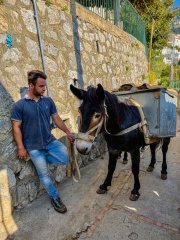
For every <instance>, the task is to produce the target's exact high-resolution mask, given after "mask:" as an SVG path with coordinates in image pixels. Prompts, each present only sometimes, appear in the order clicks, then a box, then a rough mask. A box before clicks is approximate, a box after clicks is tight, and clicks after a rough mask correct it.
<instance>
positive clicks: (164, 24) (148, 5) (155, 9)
mask: <svg viewBox="0 0 180 240" xmlns="http://www.w3.org/2000/svg"><path fill="white" fill-rule="evenodd" d="M129 1H130V2H131V3H132V4H133V5H134V7H135V8H136V9H137V11H138V13H139V14H140V15H141V17H142V18H143V20H144V21H145V24H146V35H147V42H148V43H149V42H150V37H151V27H152V19H154V20H155V26H154V34H153V49H162V48H163V47H164V46H165V45H166V44H167V38H168V35H169V33H170V32H171V29H170V22H171V20H172V18H173V17H174V16H175V15H176V14H177V13H176V12H174V11H172V10H171V6H172V4H173V0H162V1H159V0H143V1H142V0H129Z"/></svg>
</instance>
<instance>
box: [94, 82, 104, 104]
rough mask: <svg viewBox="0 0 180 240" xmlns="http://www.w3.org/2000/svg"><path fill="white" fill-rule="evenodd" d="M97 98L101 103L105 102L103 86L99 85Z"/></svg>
mask: <svg viewBox="0 0 180 240" xmlns="http://www.w3.org/2000/svg"><path fill="white" fill-rule="evenodd" d="M96 96H97V98H98V100H99V101H104V98H105V93H104V88H103V86H102V85H101V84H98V87H97V89H96Z"/></svg>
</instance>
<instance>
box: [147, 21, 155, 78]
mask: <svg viewBox="0 0 180 240" xmlns="http://www.w3.org/2000/svg"><path fill="white" fill-rule="evenodd" d="M154 25H155V20H154V19H152V25H151V37H150V43H149V61H148V72H149V75H150V73H151V57H152V40H153V34H154Z"/></svg>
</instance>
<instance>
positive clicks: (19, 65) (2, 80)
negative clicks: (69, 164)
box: [0, 0, 147, 207]
mask: <svg viewBox="0 0 180 240" xmlns="http://www.w3.org/2000/svg"><path fill="white" fill-rule="evenodd" d="M51 2H53V3H54V4H55V5H51V6H49V7H47V6H46V4H45V1H40V0H39V1H37V5H38V12H39V20H40V27H41V34H42V40H43V46H44V55H45V65H46V68H47V75H48V85H49V89H50V94H51V97H52V98H53V99H54V101H55V103H56V106H57V108H58V112H59V113H60V115H61V117H62V118H63V119H64V121H65V122H66V124H67V125H68V126H69V127H70V128H71V129H72V131H77V124H76V119H77V114H78V113H77V107H78V105H79V101H78V100H77V99H75V97H74V96H73V95H72V94H71V93H70V91H69V85H70V84H71V83H72V84H76V85H77V86H78V85H80V86H81V87H84V88H86V87H87V86H88V85H90V84H92V85H96V84H98V83H102V85H103V86H104V88H105V89H107V90H110V91H111V90H113V89H117V88H118V87H119V86H120V85H121V84H123V83H127V82H133V83H135V84H140V83H142V82H144V81H146V75H147V59H146V55H145V49H144V46H143V45H142V44H141V43H140V42H138V41H137V40H136V39H135V38H133V37H132V36H130V35H128V34H127V33H125V32H123V31H122V30H121V29H119V28H118V27H116V26H114V25H112V24H110V23H107V22H106V21H105V20H103V19H101V18H100V17H98V16H97V15H95V14H93V13H91V12H89V11H87V10H86V9H85V8H83V7H81V6H80V5H78V4H77V5H76V9H72V7H71V9H70V5H69V3H68V2H65V1H62V0H56V1H55V0H54V1H53V0H52V1H51ZM70 10H71V11H70ZM75 10H76V15H72V14H71V13H72V12H73V13H74V12H75ZM7 33H9V34H10V35H11V38H12V40H13V43H12V47H11V48H9V47H8V46H7V44H6V38H7ZM32 69H42V65H41V55H40V50H39V42H38V37H37V29H36V24H35V20H34V13H33V6H32V1H30V0H4V3H3V4H2V5H0V164H1V169H0V174H1V171H2V169H6V172H7V174H8V179H9V188H10V193H11V195H12V205H13V206H14V207H21V206H24V205H26V204H27V203H28V202H29V201H33V200H34V199H35V198H36V197H37V194H38V193H39V192H41V191H42V189H41V187H40V185H39V181H38V179H37V176H36V173H35V170H34V168H33V166H32V165H31V162H30V161H29V162H24V161H19V160H18V159H17V157H16V146H15V143H14V141H13V137H12V133H11V123H10V118H9V117H10V111H11V108H12V104H13V102H14V101H17V100H18V99H19V98H20V88H21V87H24V86H27V71H29V70H32ZM53 133H54V134H55V136H56V137H57V138H62V137H63V134H62V132H60V131H59V130H57V129H54V130H53ZM101 146H102V145H101ZM102 152H103V149H102V148H98V147H96V148H94V150H93V151H92V153H91V154H90V156H88V157H86V158H82V159H81V160H80V163H81V166H82V165H83V164H87V163H88V161H89V160H93V159H95V158H96V157H97V156H100V154H102ZM51 170H52V171H53V175H54V176H55V180H56V181H57V182H59V181H61V180H62V179H63V178H64V176H65V169H64V168H63V167H58V168H54V167H53V168H51ZM0 188H1V186H0Z"/></svg>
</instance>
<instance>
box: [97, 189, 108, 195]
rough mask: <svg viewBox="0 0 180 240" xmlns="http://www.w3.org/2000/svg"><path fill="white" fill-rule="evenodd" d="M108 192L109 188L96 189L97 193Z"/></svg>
mask: <svg viewBox="0 0 180 240" xmlns="http://www.w3.org/2000/svg"><path fill="white" fill-rule="evenodd" d="M106 192H107V190H105V189H101V188H98V190H97V191H96V193H97V194H104V193H106Z"/></svg>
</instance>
